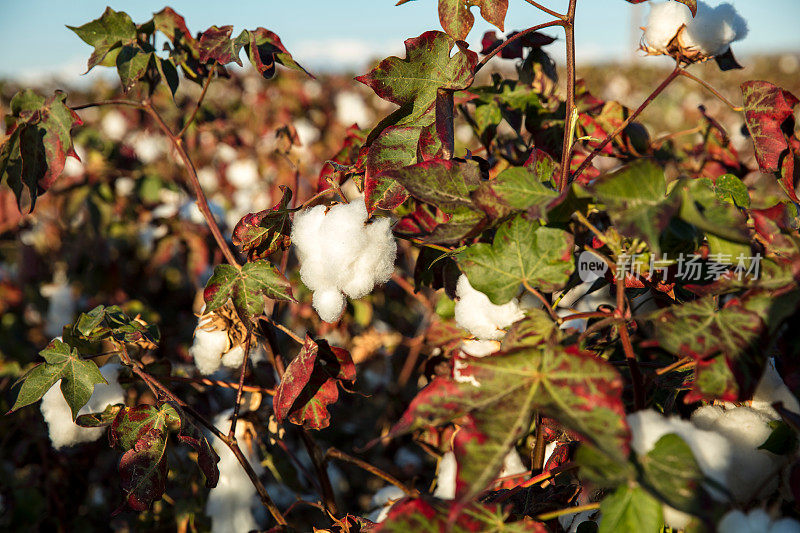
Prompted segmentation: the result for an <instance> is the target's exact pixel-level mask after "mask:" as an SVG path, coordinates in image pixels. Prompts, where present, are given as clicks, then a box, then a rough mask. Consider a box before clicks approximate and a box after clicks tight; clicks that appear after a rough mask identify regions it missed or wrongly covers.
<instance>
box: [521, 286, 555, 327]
mask: <svg viewBox="0 0 800 533" xmlns="http://www.w3.org/2000/svg"><path fill="white" fill-rule="evenodd" d="M522 286H523V287H525V290H527V291H528V292H529V293H531V294H533V295H534V296H536V298H538V299H539V301H540V302H542V305H544V308H545V309H546V310H547V313H548V314H549V315H550V318H552V319H553V321H554V322H558V323H560V322H561V319H560V318H559V317H558V315H557V314H556V312H555V311H554V310H553V306H552V305H550V302H549V301H547V298H545V297H544V295H543V294H542V293H541V292H539V291H537V290H536V289H534V288H533V287H531V286H530V285H529V284H528V282H527V281H526V280H523V281H522Z"/></svg>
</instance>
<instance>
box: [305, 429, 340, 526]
mask: <svg viewBox="0 0 800 533" xmlns="http://www.w3.org/2000/svg"><path fill="white" fill-rule="evenodd" d="M300 437H301V439H302V440H303V444H304V445H305V447H306V451H307V452H308V456H309V457H310V458H311V462H312V463H313V464H314V470H316V471H317V477H318V478H319V481H320V483H321V484H322V498H323V500H324V501H325V508H326V509H327V510H328V512H329V513H330V514H331V515H333V516H336V515H337V514H339V511H338V509H337V508H336V498H335V496H334V494H333V486H332V485H331V478H330V477H329V476H328V470H327V468H325V467H326V464H327V462H326V461H325V456H324V455H323V453H322V450H320V449H319V446H317V443H316V442H314V439H313V438H311V435H309V434H308V431H307V430H306V429H304V428H301V429H300Z"/></svg>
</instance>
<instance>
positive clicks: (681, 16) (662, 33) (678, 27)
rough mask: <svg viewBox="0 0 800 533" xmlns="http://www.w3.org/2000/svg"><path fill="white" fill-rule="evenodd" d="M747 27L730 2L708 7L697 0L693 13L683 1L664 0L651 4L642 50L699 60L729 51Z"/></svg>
mask: <svg viewBox="0 0 800 533" xmlns="http://www.w3.org/2000/svg"><path fill="white" fill-rule="evenodd" d="M747 31H748V30H747V22H746V21H745V20H744V18H742V16H741V15H739V14H738V13H737V11H736V9H735V8H734V7H733V6H732V5H731V4H727V3H724V4H719V5H717V6H715V7H711V6H710V5H709V4H707V3H706V2H702V1H698V2H697V14H696V15H695V16H694V17H693V16H692V13H691V11H690V10H689V8H688V7H687V6H686V5H684V4H683V3H680V2H677V1H675V0H667V1H666V2H661V3H653V4H651V7H650V15H649V16H648V19H647V25H646V26H645V28H644V34H643V36H642V50H644V51H645V52H646V53H647V54H649V55H675V56H677V57H679V58H681V59H683V60H687V61H690V62H692V61H701V60H704V59H708V58H711V57H717V56H723V55H725V54H727V53H729V51H730V45H731V43H733V42H735V41H739V40H741V39H744V38H745V37H746V36H747Z"/></svg>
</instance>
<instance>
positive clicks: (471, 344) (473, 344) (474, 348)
mask: <svg viewBox="0 0 800 533" xmlns="http://www.w3.org/2000/svg"><path fill="white" fill-rule="evenodd" d="M499 349H500V343H499V342H497V341H481V340H465V341H463V342H462V343H461V351H462V352H464V353H465V354H467V355H471V356H472V357H486V356H487V355H490V354H493V353H494V352H496V351H498V350H499Z"/></svg>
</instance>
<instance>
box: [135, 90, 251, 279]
mask: <svg viewBox="0 0 800 533" xmlns="http://www.w3.org/2000/svg"><path fill="white" fill-rule="evenodd" d="M142 105H143V106H144V109H145V110H146V111H147V112H148V113H149V114H150V116H151V117H153V119H154V120H155V121H156V124H158V126H159V127H160V128H161V131H162V132H164V135H166V136H167V137H168V138H169V140H170V141H171V142H172V145H173V146H174V147H175V150H176V151H177V152H178V155H179V156H180V158H181V160H182V161H183V165H184V166H185V167H186V171H187V172H188V174H189V183H190V184H191V186H192V190H193V191H194V195H195V198H196V201H197V207H198V208H199V209H200V212H201V213H202V214H203V217H204V218H205V219H206V223H207V224H208V228H209V229H210V230H211V234H212V235H213V236H214V240H216V241H217V245H218V246H219V249H220V250H221V251H222V255H224V256H225V259H226V260H227V261H228V263H230V264H231V265H233V266H235V267H236V268H239V269H241V268H242V267H241V265H239V262H238V261H237V260H236V258H235V257H234V255H233V252H232V251H231V249H230V247H229V246H228V243H227V242H225V237H223V236H222V232H221V231H220V229H219V226H218V225H217V221H216V219H215V218H214V215H212V214H211V210H210V209H209V208H208V200H206V195H205V193H204V192H203V187H202V186H201V185H200V180H199V179H198V178H197V171H196V170H195V168H194V163H192V160H191V158H190V157H189V154H187V153H186V149H185V148H184V146H183V141H182V140H181V139H180V138H179V137H176V136H175V134H174V133H172V130H171V129H170V127H169V126H167V123H166V122H164V119H163V118H161V115H159V113H158V111H156V108H155V107H153V104H152V103H151V102H150V101H148V100H146V101H145V102H144V103H143V104H142Z"/></svg>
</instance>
